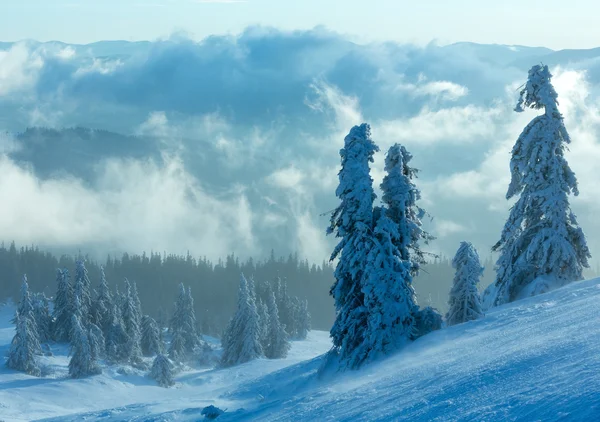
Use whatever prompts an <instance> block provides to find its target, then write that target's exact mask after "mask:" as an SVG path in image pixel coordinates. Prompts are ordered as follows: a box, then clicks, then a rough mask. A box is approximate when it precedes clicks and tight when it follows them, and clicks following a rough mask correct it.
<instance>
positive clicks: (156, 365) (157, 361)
mask: <svg viewBox="0 0 600 422" xmlns="http://www.w3.org/2000/svg"><path fill="white" fill-rule="evenodd" d="M150 378H152V379H153V380H155V381H156V382H157V383H158V385H160V386H161V387H165V388H167V387H171V386H172V385H173V384H175V381H174V380H173V364H172V363H171V362H170V361H169V359H168V358H167V357H166V356H165V355H163V354H158V355H156V357H155V358H154V361H153V362H152V369H151V370H150Z"/></svg>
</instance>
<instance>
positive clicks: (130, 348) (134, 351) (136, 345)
mask: <svg viewBox="0 0 600 422" xmlns="http://www.w3.org/2000/svg"><path fill="white" fill-rule="evenodd" d="M122 306H123V308H122V310H121V318H122V320H123V330H124V331H125V333H126V334H127V339H128V341H127V346H126V347H127V355H128V356H129V361H130V362H131V363H132V364H139V363H141V362H142V350H141V348H140V338H141V333H140V316H139V314H138V307H137V304H136V299H135V294H134V290H133V289H132V287H131V284H130V283H129V280H127V279H125V295H124V297H123V304H122Z"/></svg>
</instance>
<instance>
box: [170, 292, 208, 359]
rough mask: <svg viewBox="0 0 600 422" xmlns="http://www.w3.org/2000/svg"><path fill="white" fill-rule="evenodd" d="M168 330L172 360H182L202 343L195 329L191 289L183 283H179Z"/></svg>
mask: <svg viewBox="0 0 600 422" xmlns="http://www.w3.org/2000/svg"><path fill="white" fill-rule="evenodd" d="M170 330H171V335H172V337H171V345H170V348H169V356H170V357H171V359H173V360H179V361H181V360H184V359H185V358H187V357H189V356H191V355H192V354H193V353H194V350H195V348H196V347H199V346H201V345H202V341H201V340H200V337H199V336H198V332H197V329H196V313H195V311H194V299H193V297H192V291H191V289H190V288H188V289H186V288H185V286H184V285H183V283H181V284H180V285H179V295H178V296H177V301H176V302H175V310H174V311H173V317H172V318H171V323H170Z"/></svg>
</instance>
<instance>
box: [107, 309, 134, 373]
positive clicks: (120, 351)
mask: <svg viewBox="0 0 600 422" xmlns="http://www.w3.org/2000/svg"><path fill="white" fill-rule="evenodd" d="M110 318H111V323H110V327H109V329H108V333H107V335H106V337H105V339H106V357H107V359H108V360H109V361H111V362H126V361H127V360H128V359H129V350H128V344H129V337H128V336H127V333H126V332H125V330H124V329H123V323H122V319H121V311H120V309H119V307H118V305H117V304H116V303H113V305H112V311H111V314H110Z"/></svg>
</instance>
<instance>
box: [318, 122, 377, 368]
mask: <svg viewBox="0 0 600 422" xmlns="http://www.w3.org/2000/svg"><path fill="white" fill-rule="evenodd" d="M377 151H379V148H378V147H377V145H375V143H374V142H373V140H372V139H371V128H370V126H369V125H368V124H366V123H363V124H361V125H360V126H354V127H353V128H352V129H351V130H350V133H349V134H348V135H347V136H346V138H345V139H344V148H342V149H341V150H340V156H341V161H342V168H341V170H340V171H339V173H338V177H339V182H340V183H339V186H338V187H337V189H336V196H337V197H338V198H339V199H340V201H341V203H340V205H339V206H338V207H337V208H336V209H335V211H333V213H332V215H331V221H330V225H329V227H328V229H327V233H328V234H331V233H333V234H335V236H336V237H337V238H339V239H340V241H339V243H338V244H337V246H336V247H335V249H334V250H333V253H332V254H331V258H330V260H331V261H333V260H335V259H336V258H339V260H338V263H337V265H336V268H335V273H334V276H335V283H334V284H333V286H332V288H331V290H330V294H331V295H332V296H333V299H334V302H335V309H336V318H335V322H334V324H333V327H332V328H331V331H330V335H331V338H332V340H333V349H332V352H334V353H336V354H337V355H338V358H339V361H340V365H341V367H342V368H343V367H344V366H353V362H352V361H353V359H354V353H355V350H356V349H357V348H359V347H360V346H361V345H362V344H363V342H364V341H365V337H366V335H367V333H366V330H367V326H368V322H367V319H368V316H367V309H366V308H365V306H364V294H363V291H362V279H363V276H364V275H363V271H364V268H365V266H366V262H367V254H368V250H369V247H368V246H369V243H370V242H371V225H372V221H373V201H374V200H375V192H374V191H373V179H372V178H371V176H370V168H369V163H372V162H373V155H374V153H375V152H377Z"/></svg>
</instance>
